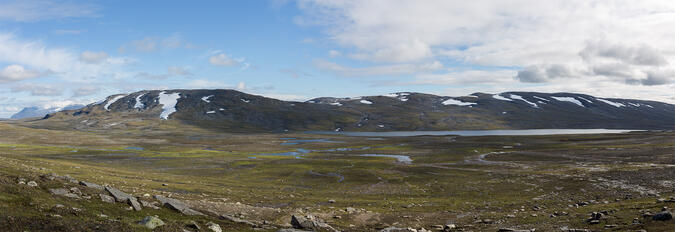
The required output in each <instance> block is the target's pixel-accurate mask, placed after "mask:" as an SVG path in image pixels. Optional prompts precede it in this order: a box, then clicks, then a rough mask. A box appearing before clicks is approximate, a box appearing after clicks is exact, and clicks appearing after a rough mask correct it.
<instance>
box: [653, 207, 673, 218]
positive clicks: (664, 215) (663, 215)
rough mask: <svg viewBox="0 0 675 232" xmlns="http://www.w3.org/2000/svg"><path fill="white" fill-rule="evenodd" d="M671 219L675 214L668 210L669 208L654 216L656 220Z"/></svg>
mask: <svg viewBox="0 0 675 232" xmlns="http://www.w3.org/2000/svg"><path fill="white" fill-rule="evenodd" d="M671 219H673V214H672V213H671V212H670V211H668V210H667V209H666V210H664V211H662V212H660V213H657V214H654V216H652V220H655V221H668V220H671Z"/></svg>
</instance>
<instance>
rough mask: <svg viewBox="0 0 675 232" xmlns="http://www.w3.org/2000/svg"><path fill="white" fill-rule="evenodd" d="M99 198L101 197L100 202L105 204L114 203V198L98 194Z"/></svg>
mask: <svg viewBox="0 0 675 232" xmlns="http://www.w3.org/2000/svg"><path fill="white" fill-rule="evenodd" d="M98 196H99V197H101V201H103V202H107V203H115V198H113V197H111V196H109V195H108V194H98Z"/></svg>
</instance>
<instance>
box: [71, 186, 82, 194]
mask: <svg viewBox="0 0 675 232" xmlns="http://www.w3.org/2000/svg"><path fill="white" fill-rule="evenodd" d="M70 192H71V193H73V194H76V195H78V196H82V191H80V189H79V188H76V187H72V188H70Z"/></svg>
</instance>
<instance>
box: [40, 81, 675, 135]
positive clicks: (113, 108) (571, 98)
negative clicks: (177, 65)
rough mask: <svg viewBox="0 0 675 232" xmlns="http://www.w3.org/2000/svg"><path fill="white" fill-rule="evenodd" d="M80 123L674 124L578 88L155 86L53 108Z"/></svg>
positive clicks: (641, 106) (230, 126) (659, 108)
mask: <svg viewBox="0 0 675 232" xmlns="http://www.w3.org/2000/svg"><path fill="white" fill-rule="evenodd" d="M45 119H46V120H47V121H50V120H51V121H63V122H68V123H70V124H72V125H73V126H74V127H76V128H87V127H113V126H132V125H133V123H131V122H135V121H138V120H155V121H157V120H169V121H179V122H182V123H187V124H191V125H196V126H199V127H204V128H210V129H216V130H230V131H233V130H234V131H239V130H242V131H243V130H263V131H284V130H349V131H375V130H479V129H507V128H514V129H526V128H528V129H529V128H617V129H618V128H622V129H673V128H675V105H671V104H667V103H662V102H655V101H643V100H631V99H603V98H596V97H593V96H589V95H584V94H573V93H553V94H548V93H535V92H506V93H501V94H485V93H475V94H472V95H469V96H462V97H445V96H436V95H430V94H423V93H396V94H390V95H386V96H367V97H360V98H330V97H324V98H316V99H312V100H309V101H306V102H289V101H281V100H276V99H271V98H266V97H262V96H256V95H250V94H246V93H242V92H239V91H234V90H166V91H159V90H152V91H140V92H136V93H131V94H128V95H113V96H110V97H108V98H107V99H106V100H104V101H102V102H99V103H95V104H90V105H88V106H86V107H84V108H82V109H80V110H70V111H63V112H59V113H53V114H49V115H47V116H46V117H45Z"/></svg>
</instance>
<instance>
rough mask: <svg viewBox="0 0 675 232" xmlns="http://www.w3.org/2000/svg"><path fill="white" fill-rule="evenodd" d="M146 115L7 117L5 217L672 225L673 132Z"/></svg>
mask: <svg viewBox="0 0 675 232" xmlns="http://www.w3.org/2000/svg"><path fill="white" fill-rule="evenodd" d="M136 123H137V124H138V125H135V126H134V127H124V128H106V129H103V128H100V129H95V128H94V129H90V130H75V129H71V128H69V127H68V126H66V125H67V124H63V125H59V124H54V123H52V124H50V125H49V126H45V125H43V124H40V123H35V122H30V121H5V122H0V132H1V133H0V228H4V229H5V230H10V231H36V230H44V231H144V230H151V229H154V230H157V231H198V230H200V231H219V230H224V231H283V230H284V229H286V231H291V228H296V229H298V230H317V231H324V230H325V231H335V230H339V231H380V230H384V231H415V230H416V231H423V230H430V231H443V230H445V231H529V230H532V229H535V230H536V231H603V230H609V231H636V230H647V231H668V230H671V231H672V228H675V222H674V221H673V220H672V219H671V218H672V214H670V209H671V208H673V207H675V133H674V132H672V131H670V132H669V131H641V132H630V133H622V134H586V135H547V136H479V137H463V136H415V137H348V136H340V135H318V134H306V133H224V132H222V131H211V130H208V129H205V128H204V127H196V126H190V125H185V124H181V123H179V122H176V121H162V122H159V121H158V120H157V121H152V122H147V121H138V122H136ZM379 155H387V156H379ZM397 158H398V159H397ZM407 158H409V160H408V159H407ZM122 193H123V194H124V195H121V194H122Z"/></svg>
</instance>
